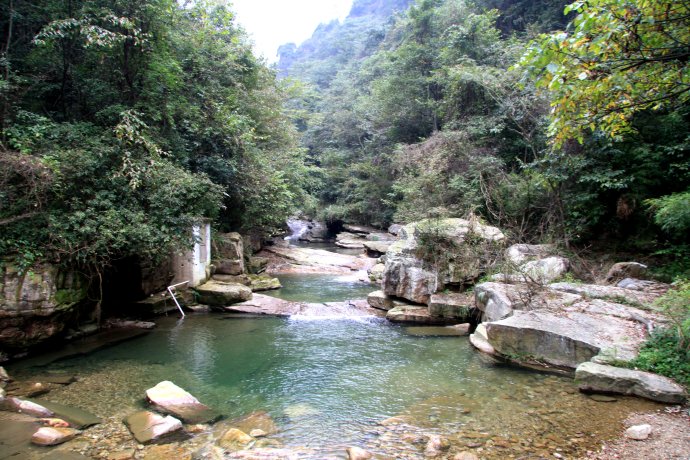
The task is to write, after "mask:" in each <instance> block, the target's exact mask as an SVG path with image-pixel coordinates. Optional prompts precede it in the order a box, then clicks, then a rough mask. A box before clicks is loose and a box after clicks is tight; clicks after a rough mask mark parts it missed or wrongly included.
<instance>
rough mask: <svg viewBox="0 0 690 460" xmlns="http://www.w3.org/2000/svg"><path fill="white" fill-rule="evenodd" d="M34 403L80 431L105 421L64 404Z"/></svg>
mask: <svg viewBox="0 0 690 460" xmlns="http://www.w3.org/2000/svg"><path fill="white" fill-rule="evenodd" d="M34 402H36V403H38V404H40V405H41V406H43V407H45V408H46V409H48V410H50V411H52V412H53V413H54V414H55V415H54V416H55V417H58V418H61V419H63V420H65V421H66V422H69V424H70V425H71V426H73V427H74V428H78V429H80V430H83V429H84V428H88V427H90V426H93V425H98V424H100V423H103V420H101V419H100V418H99V417H97V416H95V415H94V414H92V413H91V412H88V411H85V410H84V409H80V408H78V407H73V406H66V405H64V404H59V403H54V402H51V401H34Z"/></svg>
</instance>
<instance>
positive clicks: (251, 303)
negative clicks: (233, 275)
mask: <svg viewBox="0 0 690 460" xmlns="http://www.w3.org/2000/svg"><path fill="white" fill-rule="evenodd" d="M302 306H303V304H302V303H300V302H290V301H289V300H283V299H278V298H276V297H271V296H268V295H265V294H254V295H253V296H252V299H251V300H248V301H246V302H241V303H237V304H235V305H232V306H229V307H225V309H224V310H225V311H228V312H231V313H248V314H251V315H270V316H292V315H296V314H298V313H299V312H300V311H301V310H302Z"/></svg>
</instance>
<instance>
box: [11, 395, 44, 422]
mask: <svg viewBox="0 0 690 460" xmlns="http://www.w3.org/2000/svg"><path fill="white" fill-rule="evenodd" d="M0 409H2V410H7V411H10V412H19V413H21V414H27V415H31V416H32V417H42V418H45V417H53V416H54V415H55V413H54V412H53V411H51V410H50V409H48V408H46V407H43V406H42V405H40V404H38V403H35V402H33V401H27V400H24V399H19V398H14V397H10V398H5V399H4V400H3V401H2V402H0Z"/></svg>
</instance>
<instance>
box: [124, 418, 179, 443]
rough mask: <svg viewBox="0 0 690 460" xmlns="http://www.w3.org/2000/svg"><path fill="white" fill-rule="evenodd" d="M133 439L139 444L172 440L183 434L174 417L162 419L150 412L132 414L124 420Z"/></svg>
mask: <svg viewBox="0 0 690 460" xmlns="http://www.w3.org/2000/svg"><path fill="white" fill-rule="evenodd" d="M124 423H125V425H127V428H129V431H130V432H131V433H132V435H133V436H134V438H135V439H136V440H137V441H138V442H140V443H141V444H148V443H151V442H160V441H163V440H173V439H176V438H177V436H180V435H182V434H183V427H182V422H180V421H179V420H178V419H176V418H175V417H171V416H170V415H167V416H165V417H163V416H162V415H158V414H156V413H153V412H150V411H141V412H137V413H136V414H132V415H130V416H129V417H127V418H126V419H125V420H124Z"/></svg>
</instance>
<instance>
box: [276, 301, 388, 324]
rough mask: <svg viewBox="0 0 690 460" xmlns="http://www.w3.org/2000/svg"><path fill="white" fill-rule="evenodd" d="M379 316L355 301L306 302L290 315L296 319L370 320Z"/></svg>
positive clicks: (292, 318)
mask: <svg viewBox="0 0 690 460" xmlns="http://www.w3.org/2000/svg"><path fill="white" fill-rule="evenodd" d="M375 318H377V317H376V316H374V315H372V314H371V312H370V311H368V309H367V308H366V307H363V306H361V305H358V304H357V303H356V302H353V301H346V302H327V303H306V304H303V305H302V307H301V309H300V312H299V313H297V314H294V315H291V316H290V319H291V320H294V321H323V320H351V321H361V322H369V321H371V320H372V319H375Z"/></svg>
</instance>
